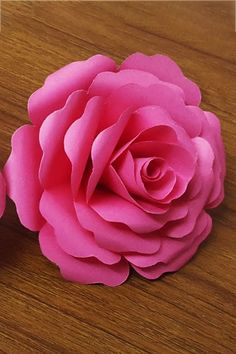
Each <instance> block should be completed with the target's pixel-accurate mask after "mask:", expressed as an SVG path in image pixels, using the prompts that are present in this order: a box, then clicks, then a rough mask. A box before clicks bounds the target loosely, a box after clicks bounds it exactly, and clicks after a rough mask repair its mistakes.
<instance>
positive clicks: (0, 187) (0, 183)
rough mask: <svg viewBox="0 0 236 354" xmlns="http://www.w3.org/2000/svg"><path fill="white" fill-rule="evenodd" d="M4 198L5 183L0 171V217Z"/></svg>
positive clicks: (3, 207) (3, 206)
mask: <svg viewBox="0 0 236 354" xmlns="http://www.w3.org/2000/svg"><path fill="white" fill-rule="evenodd" d="M5 199H6V184H5V181H4V178H3V175H2V173H1V172H0V217H2V214H3V212H4V209H5Z"/></svg>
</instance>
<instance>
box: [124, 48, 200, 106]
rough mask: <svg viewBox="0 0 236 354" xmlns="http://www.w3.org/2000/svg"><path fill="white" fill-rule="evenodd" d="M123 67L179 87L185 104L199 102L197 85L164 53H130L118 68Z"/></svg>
mask: <svg viewBox="0 0 236 354" xmlns="http://www.w3.org/2000/svg"><path fill="white" fill-rule="evenodd" d="M124 69H138V70H143V71H147V72H149V73H152V74H154V75H156V76H157V77H158V78H159V79H160V80H162V81H167V82H170V83H173V84H175V85H178V86H179V87H181V88H182V90H183V91H184V94H185V101H186V103H187V104H192V105H199V103H200V102H201V92H200V90H199V88H198V86H197V85H196V84H195V83H194V82H192V81H191V80H189V79H187V78H186V77H185V76H184V75H183V73H182V71H181V69H180V68H179V66H178V65H177V64H176V63H175V62H174V61H173V60H171V59H170V58H169V57H167V56H165V55H160V54H156V55H153V56H147V55H144V54H141V53H135V54H132V55H130V56H129V57H128V58H127V59H126V60H125V61H124V62H123V63H122V64H121V66H120V70H124Z"/></svg>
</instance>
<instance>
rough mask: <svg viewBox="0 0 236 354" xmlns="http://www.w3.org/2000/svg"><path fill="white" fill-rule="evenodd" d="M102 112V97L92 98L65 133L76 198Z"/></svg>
mask: <svg viewBox="0 0 236 354" xmlns="http://www.w3.org/2000/svg"><path fill="white" fill-rule="evenodd" d="M102 112H103V109H102V99H101V98H100V97H93V98H91V99H90V101H89V102H88V104H87V106H86V108H85V111H84V113H83V115H82V116H81V117H80V118H79V119H77V120H76V121H75V122H74V123H73V124H72V125H71V126H70V128H69V129H68V131H67V133H66V135H65V142H64V145H65V151H66V154H67V156H68V157H69V159H70V161H71V165H72V173H71V187H72V191H73V196H74V197H75V198H76V196H77V193H78V190H79V187H80V183H81V180H82V177H83V174H84V170H85V167H86V163H87V161H88V158H89V156H90V153H91V147H92V144H93V141H94V138H95V136H96V133H97V130H98V126H99V122H100V120H101V118H102Z"/></svg>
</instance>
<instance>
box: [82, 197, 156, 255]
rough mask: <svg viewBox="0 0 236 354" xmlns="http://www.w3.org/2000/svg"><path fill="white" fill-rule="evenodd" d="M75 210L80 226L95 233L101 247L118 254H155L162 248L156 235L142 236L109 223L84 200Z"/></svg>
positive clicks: (126, 228) (121, 226)
mask: <svg viewBox="0 0 236 354" xmlns="http://www.w3.org/2000/svg"><path fill="white" fill-rule="evenodd" d="M75 209H76V213H77V217H78V219H79V222H80V224H81V225H82V226H83V227H84V228H85V229H86V230H89V231H91V232H93V234H94V237H95V239H96V241H97V243H98V245H99V246H100V247H103V248H106V249H108V250H111V251H114V252H118V253H123V252H138V253H154V252H156V251H157V250H158V249H159V247H160V238H159V237H158V235H157V234H156V233H155V234H150V235H146V234H145V235H140V234H137V233H135V232H133V231H131V230H130V229H128V227H125V226H123V225H120V224H116V223H111V222H107V221H105V220H104V219H102V218H101V217H100V216H99V215H98V214H97V213H96V212H95V211H94V210H93V209H92V208H91V207H90V206H89V205H87V204H86V203H85V202H84V200H82V199H81V200H78V201H77V202H76V203H75Z"/></svg>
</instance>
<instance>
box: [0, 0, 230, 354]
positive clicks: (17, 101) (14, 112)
mask: <svg viewBox="0 0 236 354" xmlns="http://www.w3.org/2000/svg"><path fill="white" fill-rule="evenodd" d="M234 21H235V20H234V3H233V2H173V3H172V2H165V3H164V2H163V3H162V2H150V3H149V2H120V3H118V2H115V3H112V2H94V3H92V2H81V3H80V2H76V1H74V2H47V1H43V2H40V1H34V2H30V1H27V2H21V1H14V2H10V1H3V2H2V25H1V34H0V148H1V154H0V158H1V166H3V164H4V161H5V160H6V159H7V156H8V154H9V151H10V137H11V134H12V132H13V131H14V130H15V129H16V128H17V127H19V126H20V125H22V124H23V123H26V122H27V121H28V120H27V111H26V106H27V98H28V97H29V95H30V94H31V93H32V92H33V91H34V90H36V89H37V88H38V87H40V86H41V84H42V83H43V80H44V79H45V77H46V76H47V75H48V74H49V73H51V72H53V71H54V70H56V69H57V68H59V67H61V66H63V65H65V64H66V63H69V62H71V61H75V60H81V59H85V58H88V57H89V56H91V55H93V54H95V53H104V54H107V55H109V56H111V57H113V58H114V59H115V60H117V62H121V61H122V60H123V59H124V58H125V57H126V56H127V55H128V54H130V53H132V52H135V51H141V52H145V53H146V54H154V53H157V52H158V53H165V54H167V55H169V56H171V57H172V58H173V59H174V60H176V61H177V62H178V63H179V65H180V66H181V67H182V68H183V70H184V72H185V74H186V75H187V76H188V77H190V78H192V79H193V80H194V81H195V82H197V83H198V84H199V85H200V87H201V90H202V94H203V102H202V105H201V107H202V108H204V109H206V110H210V111H213V112H215V113H216V114H217V115H218V116H219V117H220V120H221V123H222V132H223V137H224V141H225V147H226V153H227V165H228V174H227V179H226V184H225V187H226V197H225V200H224V203H223V205H222V206H221V207H220V208H218V210H216V211H215V212H214V213H213V217H214V228H213V231H212V233H211V236H210V237H209V239H208V240H207V241H206V242H205V243H204V245H203V246H202V247H201V249H200V250H199V252H198V254H197V255H196V256H195V257H194V258H193V259H192V261H191V262H190V263H189V264H188V265H187V266H185V267H184V268H183V269H182V270H181V271H179V272H178V273H176V274H170V275H166V276H163V277H162V278H161V279H159V280H157V281H154V282H151V281H147V280H144V279H141V278H140V277H139V276H137V274H134V273H133V274H132V275H131V277H130V279H129V280H128V281H127V282H126V283H125V284H124V285H122V286H120V287H117V288H109V287H104V286H99V285H94V286H80V285H78V284H71V283H68V282H64V281H63V280H62V279H61V277H60V276H59V272H58V270H57V269H56V267H55V266H54V265H52V264H50V263H49V262H48V261H47V260H46V259H45V258H44V257H43V256H42V255H41V253H40V250H39V246H38V240H37V235H36V234H34V233H31V232H29V231H27V230H26V229H25V228H24V227H22V226H21V225H20V223H19V221H18V218H17V216H16V213H15V209H14V205H13V203H11V202H8V206H7V210H6V213H5V215H4V217H3V219H1V221H0V234H1V237H0V250H1V251H0V253H1V254H0V299H1V309H0V352H1V353H8V354H15V353H19V354H27V353H33V354H37V353H40V354H41V353H68V354H69V353H79V354H80V353H99V354H103V353H112V354H113V353H124V354H129V353H132V354H133V353H152V354H154V353H158V354H168V353H204V354H206V353H207V354H209V353H233V352H234V353H235V352H236V346H235V344H236V343H235V338H234V336H235V289H236V282H235V276H236V272H235V271H236V260H235V254H236V241H235V239H236V231H235V230H236V225H235V209H236V203H235V192H236V173H235V168H236V115H235V108H236V105H235V102H236V89H235V79H236V61H235V60H236V51H235V50H236V42H235V40H236V34H235V32H234V29H235V23H234Z"/></svg>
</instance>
